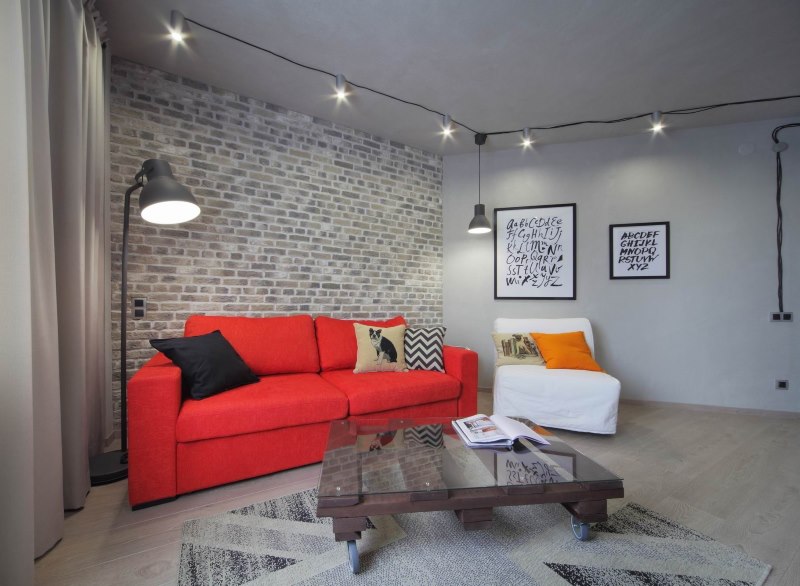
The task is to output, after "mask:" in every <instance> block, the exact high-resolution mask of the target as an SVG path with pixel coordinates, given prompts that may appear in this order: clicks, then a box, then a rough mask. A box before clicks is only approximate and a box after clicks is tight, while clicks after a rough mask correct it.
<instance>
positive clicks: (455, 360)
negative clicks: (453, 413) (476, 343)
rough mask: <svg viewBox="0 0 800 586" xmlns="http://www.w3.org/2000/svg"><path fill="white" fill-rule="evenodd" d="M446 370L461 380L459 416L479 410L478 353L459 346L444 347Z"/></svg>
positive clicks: (472, 413)
mask: <svg viewBox="0 0 800 586" xmlns="http://www.w3.org/2000/svg"><path fill="white" fill-rule="evenodd" d="M444 371H445V372H446V373H447V374H449V375H450V376H454V377H455V378H457V379H458V380H459V381H461V395H459V397H458V416H459V417H467V416H469V415H475V414H476V413H477V412H478V353H477V352H475V351H474V350H470V349H468V348H460V347H458V346H445V347H444Z"/></svg>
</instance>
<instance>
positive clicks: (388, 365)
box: [353, 323, 407, 373]
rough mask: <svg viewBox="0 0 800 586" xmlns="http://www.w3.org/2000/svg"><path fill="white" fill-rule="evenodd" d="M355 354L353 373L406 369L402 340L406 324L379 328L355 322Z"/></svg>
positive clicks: (401, 370) (400, 370)
mask: <svg viewBox="0 0 800 586" xmlns="http://www.w3.org/2000/svg"><path fill="white" fill-rule="evenodd" d="M353 327H354V328H355V330H356V345H357V346H358V353H357V354H356V367H355V369H354V370H353V372H355V373H362V372H403V371H405V370H407V369H406V360H405V351H404V346H403V341H404V339H405V335H406V326H394V327H391V328H381V327H377V326H368V325H364V324H359V323H355V324H353Z"/></svg>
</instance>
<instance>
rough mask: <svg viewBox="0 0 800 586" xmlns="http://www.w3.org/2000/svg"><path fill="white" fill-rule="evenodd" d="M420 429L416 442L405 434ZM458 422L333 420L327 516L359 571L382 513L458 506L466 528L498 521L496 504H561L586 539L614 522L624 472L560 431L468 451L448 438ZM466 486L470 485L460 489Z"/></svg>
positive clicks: (323, 493) (324, 487)
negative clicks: (496, 450) (594, 527)
mask: <svg viewBox="0 0 800 586" xmlns="http://www.w3.org/2000/svg"><path fill="white" fill-rule="evenodd" d="M527 424H530V425H531V426H532V425H533V424H532V423H530V422H527ZM420 425H423V427H420ZM413 426H416V427H413ZM411 427H413V429H411V430H410V431H412V433H409V434H408V437H409V438H411V440H409V441H405V440H404V439H399V438H404V437H405V436H406V433H405V432H406V428H411ZM448 429H450V423H449V421H447V423H442V424H438V427H437V426H436V425H432V424H431V422H429V421H427V422H425V423H424V424H420V422H419V420H415V421H394V422H383V423H380V422H371V423H369V424H366V425H365V426H363V427H360V426H359V424H357V423H354V422H351V421H341V422H334V423H332V424H331V436H330V438H329V442H328V450H327V451H326V453H325V457H324V459H323V468H322V475H321V477H320V485H319V491H318V498H317V516H318V517H331V518H332V520H333V533H334V536H335V538H336V541H346V542H347V549H348V557H349V561H350V567H351V569H352V570H353V572H354V573H357V572H358V571H359V569H360V559H359V554H358V547H357V545H356V542H357V541H358V540H359V539H361V532H362V531H364V530H365V529H366V528H367V526H368V518H369V517H372V516H380V515H396V514H402V513H426V512H431V511H453V512H454V514H455V515H456V517H457V518H458V520H459V521H460V522H461V524H462V526H463V527H464V529H465V530H466V531H477V530H482V529H488V528H490V527H491V526H492V519H493V510H494V508H495V507H508V506H522V505H541V504H552V503H560V504H562V505H563V506H564V507H565V508H566V509H567V510H568V511H569V512H570V514H571V515H572V522H571V526H572V532H573V534H574V535H575V537H576V538H577V539H579V540H581V541H585V540H587V539H589V538H590V532H589V526H590V523H598V522H601V521H605V520H606V519H608V512H607V501H608V499H616V498H622V497H623V496H624V490H623V487H622V479H620V478H618V477H617V476H615V475H614V474H612V473H610V472H608V471H607V470H605V469H604V468H603V467H602V466H600V465H599V464H597V463H596V462H594V461H592V460H590V459H589V458H587V457H586V456H584V455H583V454H580V453H579V452H576V451H575V450H573V449H572V448H570V447H569V446H568V445H566V444H564V443H563V442H561V441H559V440H557V438H555V437H554V436H552V441H551V443H552V445H546V446H539V447H534V446H528V448H529V449H528V450H526V451H524V452H522V453H520V454H515V453H512V452H505V455H502V456H500V455H494V456H493V455H492V454H491V453H490V452H483V453H480V454H479V453H478V452H477V451H475V452H473V451H468V452H466V454H465V453H464V449H465V448H464V447H463V445H462V444H461V442H460V440H458V441H455V442H452V441H451V440H448V439H447V438H446V437H445V434H446V431H445V430H448ZM537 429H539V430H540V431H542V432H544V433H547V432H546V431H545V430H541V428H537ZM437 430H438V431H437ZM415 431H419V433H413V432H415ZM423 432H424V433H423ZM387 434H391V436H390V441H389V442H386V443H385V444H383V443H382V446H383V447H382V448H380V449H379V450H378V451H377V452H376V453H373V449H372V447H370V450H369V452H363V451H362V452H359V451H358V450H357V444H358V438H359V437H364V436H366V438H367V439H370V438H371V437H372V436H374V437H376V438H383V439H386V438H387ZM426 436H429V437H432V438H433V439H431V440H430V442H431V443H429V444H426V443H424V442H425V439H424V438H425V437H426ZM420 437H422V438H423V440H422V441H423V443H421V444H420V443H418V442H419V441H420V440H419V439H418V438H420ZM396 438H397V439H398V441H397V443H396V444H392V442H393V441H395V439H396ZM412 440H413V441H412ZM448 445H449V447H448ZM448 450H453V451H454V453H456V452H457V456H458V457H455V456H451V455H450V452H449V451H448ZM559 461H560V462H562V464H559V463H558V462H559ZM521 473H526V474H529V475H528V476H524V475H523V476H519V474H521ZM510 474H515V475H517V476H510ZM464 486H467V487H469V488H460V487H464ZM451 487H453V488H451Z"/></svg>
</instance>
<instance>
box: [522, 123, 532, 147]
mask: <svg viewBox="0 0 800 586" xmlns="http://www.w3.org/2000/svg"><path fill="white" fill-rule="evenodd" d="M532 144H533V136H532V135H531V129H530V128H523V129H522V146H523V147H525V148H528V147H529V146H531V145H532Z"/></svg>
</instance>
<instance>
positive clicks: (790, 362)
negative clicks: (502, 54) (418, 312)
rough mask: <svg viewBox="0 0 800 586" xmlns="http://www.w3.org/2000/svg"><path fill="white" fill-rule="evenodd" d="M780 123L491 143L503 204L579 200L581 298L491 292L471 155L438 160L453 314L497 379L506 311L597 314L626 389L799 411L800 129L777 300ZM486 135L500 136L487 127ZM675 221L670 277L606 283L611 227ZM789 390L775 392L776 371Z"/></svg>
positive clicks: (486, 183)
mask: <svg viewBox="0 0 800 586" xmlns="http://www.w3.org/2000/svg"><path fill="white" fill-rule="evenodd" d="M789 121H796V120H786V121H780V120H775V121H766V122H759V123H750V124H738V125H729V126H718V127H713V128H704V129H694V130H685V131H675V132H668V133H667V134H666V135H661V136H658V137H652V136H651V135H650V133H643V134H642V135H641V136H633V137H625V138H617V139H609V140H596V141H590V142H582V143H570V144H560V145H547V146H544V147H542V148H539V149H535V150H529V151H525V152H523V151H522V149H519V150H513V151H501V152H495V153H484V156H483V165H482V180H483V182H482V199H483V201H484V203H486V206H487V213H488V214H489V216H490V218H491V213H492V210H493V209H494V208H495V207H513V206H524V205H541V204H559V203H572V202H575V203H576V204H577V240H578V244H577V251H578V259H577V279H578V287H577V300H575V301H534V300H494V298H493V296H494V292H493V273H494V261H493V238H494V234H493V233H492V234H487V235H483V236H474V235H469V234H467V232H466V228H467V225H468V223H469V221H470V219H471V216H472V207H473V204H475V203H476V200H477V155H475V154H472V155H455V156H448V157H445V161H444V182H443V193H444V317H445V324H446V325H447V327H448V330H447V340H448V342H449V343H455V344H461V345H466V346H469V347H471V348H473V349H475V350H477V351H478V353H479V354H480V384H481V386H483V387H491V386H492V377H493V363H494V351H493V346H492V341H491V337H490V335H489V333H490V332H491V329H492V321H493V320H494V319H495V318H496V317H572V316H585V317H588V318H589V319H590V320H591V321H592V323H593V326H594V333H595V343H596V346H597V357H598V359H599V362H600V364H601V365H602V366H603V367H604V368H605V369H606V370H607V371H608V372H609V373H611V374H613V375H614V376H616V377H617V378H619V379H620V380H621V382H622V393H623V397H626V398H631V399H643V400H654V401H671V402H680V403H693V404H702V405H717V406H726V407H741V408H754V409H769V410H785V411H800V333H798V332H800V197H799V196H798V195H799V194H800V129H789V130H786V131H784V132H783V133H782V138H783V139H784V140H785V141H786V142H789V143H790V144H792V145H793V146H792V147H791V148H790V149H789V151H787V152H785V153H784V157H783V160H784V194H783V200H784V271H785V274H784V299H785V305H786V307H785V309H786V310H787V311H794V312H795V321H794V322H793V323H780V324H776V323H770V322H769V321H768V316H769V312H770V311H777V293H776V289H777V285H776V252H775V249H776V244H775V224H776V211H775V203H774V200H775V196H774V194H775V157H774V153H773V152H772V150H771V145H772V142H771V140H770V133H771V131H772V129H773V128H774V127H775V126H776V125H778V124H780V123H782V122H789ZM490 140H491V139H490ZM647 221H669V222H670V223H671V226H670V227H671V239H672V246H671V278H670V279H668V280H636V281H612V280H610V279H609V276H608V271H609V267H608V264H609V261H608V226H609V224H617V223H628V222H647ZM776 378H784V379H787V378H788V379H789V380H790V386H791V388H790V390H789V391H788V392H787V391H776V390H774V386H775V379H776Z"/></svg>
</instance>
